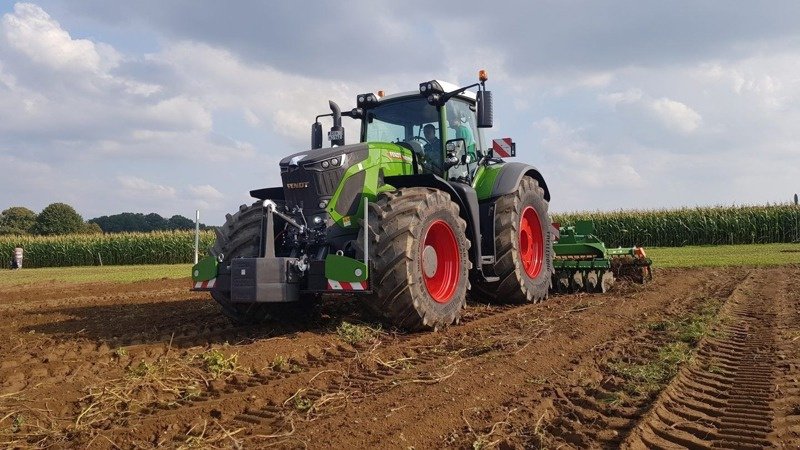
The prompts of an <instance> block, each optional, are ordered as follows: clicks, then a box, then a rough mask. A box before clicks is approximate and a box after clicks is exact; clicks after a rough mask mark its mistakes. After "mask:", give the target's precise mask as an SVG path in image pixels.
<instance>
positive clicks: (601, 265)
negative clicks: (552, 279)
mask: <svg viewBox="0 0 800 450" xmlns="http://www.w3.org/2000/svg"><path fill="white" fill-rule="evenodd" d="M607 250H608V249H606V246H605V244H604V243H603V241H601V240H600V239H598V238H597V236H595V235H594V223H593V222H591V221H588V220H579V221H577V222H576V223H575V226H572V227H564V228H562V229H561V236H560V237H559V239H558V242H557V243H555V244H553V251H555V254H556V259H555V261H553V265H554V266H555V268H556V269H574V270H581V269H610V268H611V260H610V259H608V257H609V255H608V252H607ZM580 256H585V257H586V259H581V260H577V259H570V257H580ZM589 258H591V259H589Z"/></svg>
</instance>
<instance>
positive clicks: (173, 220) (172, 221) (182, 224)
mask: <svg viewBox="0 0 800 450" xmlns="http://www.w3.org/2000/svg"><path fill="white" fill-rule="evenodd" d="M169 229H170V230H193V229H194V222H192V221H191V220H189V219H187V218H186V217H183V216H180V215H177V214H176V215H174V216H172V217H170V218H169Z"/></svg>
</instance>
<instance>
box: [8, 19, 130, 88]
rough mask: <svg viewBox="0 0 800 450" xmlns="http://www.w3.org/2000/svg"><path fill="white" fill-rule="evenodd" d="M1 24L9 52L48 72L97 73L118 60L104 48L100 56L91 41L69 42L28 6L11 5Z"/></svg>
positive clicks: (68, 39)
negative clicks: (44, 68)
mask: <svg viewBox="0 0 800 450" xmlns="http://www.w3.org/2000/svg"><path fill="white" fill-rule="evenodd" d="M2 23H3V31H4V33H3V34H4V35H5V38H6V41H7V42H8V44H9V45H10V46H11V47H12V48H14V49H15V50H17V51H19V52H22V53H23V54H25V55H26V56H27V57H28V58H30V59H31V60H32V61H35V62H37V63H39V64H42V65H45V66H47V67H50V68H51V69H57V70H66V71H90V72H100V71H101V70H102V69H104V68H108V67H112V66H114V65H115V64H116V61H117V60H118V56H117V55H116V52H114V51H113V50H111V49H110V48H109V47H107V46H105V47H104V49H103V51H102V52H101V51H98V50H99V49H98V47H97V46H96V45H95V44H94V43H93V42H92V41H89V40H86V39H72V37H71V36H70V35H69V33H67V32H66V31H65V30H63V29H62V28H61V26H60V25H59V24H58V22H56V21H55V20H53V19H52V18H51V17H50V15H48V14H47V13H46V12H45V11H44V10H43V9H42V8H40V7H38V6H36V5H34V4H31V3H17V4H15V5H14V13H13V14H6V15H5V16H3V22H2ZM101 53H103V54H102V55H101Z"/></svg>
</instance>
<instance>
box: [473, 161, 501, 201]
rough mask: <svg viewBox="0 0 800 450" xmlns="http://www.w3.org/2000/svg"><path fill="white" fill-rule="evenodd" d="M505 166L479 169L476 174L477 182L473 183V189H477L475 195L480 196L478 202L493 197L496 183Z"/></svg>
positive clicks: (494, 165)
mask: <svg viewBox="0 0 800 450" xmlns="http://www.w3.org/2000/svg"><path fill="white" fill-rule="evenodd" d="M503 165H504V164H492V165H490V166H481V167H479V168H478V171H477V172H476V173H475V180H474V181H473V182H472V187H473V188H475V193H476V194H478V200H486V199H488V198H491V197H492V192H493V191H494V184H495V181H496V180H497V176H498V175H500V172H501V171H502V170H503Z"/></svg>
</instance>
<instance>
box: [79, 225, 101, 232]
mask: <svg viewBox="0 0 800 450" xmlns="http://www.w3.org/2000/svg"><path fill="white" fill-rule="evenodd" d="M81 233H83V234H103V229H102V228H100V225H98V224H96V223H88V222H87V223H85V224H83V230H81Z"/></svg>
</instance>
